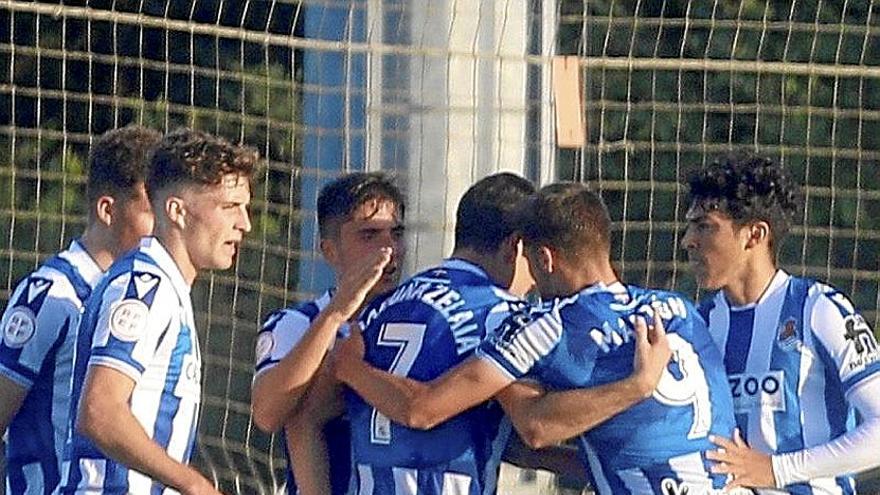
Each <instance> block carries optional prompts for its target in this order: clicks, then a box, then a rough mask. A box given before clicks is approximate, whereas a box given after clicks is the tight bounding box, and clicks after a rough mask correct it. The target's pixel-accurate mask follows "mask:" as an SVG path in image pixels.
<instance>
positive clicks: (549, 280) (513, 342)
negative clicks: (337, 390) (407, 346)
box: [339, 184, 733, 494]
mask: <svg viewBox="0 0 880 495" xmlns="http://www.w3.org/2000/svg"><path fill="white" fill-rule="evenodd" d="M522 212H523V222H522V235H523V241H524V244H525V253H526V257H527V258H528V262H529V266H530V267H531V272H532V274H533V275H534V276H535V280H536V281H537V283H538V288H539V290H540V291H541V293H542V295H544V296H545V297H547V298H552V299H551V300H549V301H548V302H547V303H546V304H545V305H543V306H542V307H541V308H539V309H537V310H535V311H531V312H529V311H521V312H516V313H514V314H512V315H510V316H508V317H507V318H506V319H504V321H503V322H502V323H501V324H500V325H495V327H497V328H496V329H495V330H494V331H492V332H491V333H490V334H489V336H488V337H487V338H486V339H485V340H484V341H483V342H482V343H481V344H480V347H479V350H478V351H477V356H476V357H474V358H472V359H470V360H469V361H467V362H465V363H464V364H463V365H461V366H459V367H457V368H455V369H453V370H452V371H451V372H449V373H447V374H446V375H444V376H442V377H440V378H439V379H436V380H434V381H433V382H429V383H419V382H416V381H414V380H407V379H401V378H399V377H393V376H390V375H388V374H387V373H381V372H379V371H378V370H375V369H371V368H370V367H368V366H363V365H347V366H341V367H340V371H339V375H340V377H341V378H342V379H343V380H344V381H345V382H347V383H349V384H351V386H352V387H353V388H354V389H355V390H356V391H357V392H358V393H359V394H361V395H362V396H364V397H365V398H366V399H367V400H368V401H369V402H370V403H371V404H373V405H376V406H377V407H378V409H379V411H380V412H382V413H391V414H393V415H394V417H401V416H403V417H404V419H406V414H410V415H415V416H417V417H419V416H421V417H422V419H421V421H424V424H423V425H422V426H430V425H432V424H436V423H438V422H442V421H445V420H446V419H447V418H448V417H450V416H452V415H454V414H457V413H459V412H460V411H463V410H466V409H467V408H469V407H471V406H473V405H474V404H477V403H480V402H482V401H484V400H486V399H487V398H489V397H491V396H493V395H495V394H496V393H498V392H499V391H501V390H502V389H504V388H505V387H507V386H508V385H510V384H511V383H513V382H514V380H517V379H521V378H526V379H532V380H537V381H538V382H540V383H542V384H543V385H544V386H545V387H547V388H548V389H550V390H552V391H555V392H549V393H547V394H545V395H543V396H536V395H535V394H534V393H532V397H529V395H528V394H526V393H522V392H520V391H517V388H516V387H514V388H509V389H508V390H505V391H504V392H503V393H501V394H500V395H499V399H500V400H501V403H502V405H503V406H504V408H505V411H506V412H507V413H508V414H509V415H510V417H511V419H512V421H513V424H514V426H516V427H517V429H518V430H519V431H520V432H521V433H522V434H523V437H524V438H525V439H526V440H527V441H528V442H529V443H531V444H533V445H539V446H540V445H547V444H550V443H552V442H556V441H560V440H563V439H565V438H568V437H572V436H575V435H579V434H581V433H582V432H584V431H585V430H589V431H588V432H587V433H585V434H583V435H580V436H579V437H578V446H579V447H580V449H581V452H582V454H583V457H584V459H586V460H587V461H588V462H589V470H590V473H591V477H592V481H593V486H594V487H595V488H596V489H597V490H598V492H599V493H601V494H611V493H615V494H620V493H658V494H660V493H662V494H668V493H676V494H682V493H714V492H715V491H718V492H719V493H720V489H721V488H722V487H723V486H724V478H723V476H719V475H713V474H711V473H710V472H709V468H708V462H707V461H706V459H705V457H704V456H703V454H702V451H703V450H705V449H706V448H707V446H710V445H711V443H709V440H708V436H709V434H710V433H717V434H730V433H731V432H732V430H733V412H732V404H731V400H730V395H729V392H728V390H727V387H726V383H725V376H724V370H723V367H722V363H721V358H720V355H719V353H718V350H717V349H716V348H715V346H714V343H713V342H712V341H711V339H710V337H709V335H708V333H707V332H706V328H705V325H704V323H703V320H702V318H701V317H700V316H699V315H698V314H697V312H696V310H695V309H694V308H693V306H692V305H691V303H690V302H688V301H686V300H685V299H684V298H682V297H681V296H679V295H677V294H673V293H669V292H664V291H657V290H648V289H642V288H639V287H635V286H628V285H624V284H622V283H620V281H619V280H618V279H617V276H616V274H615V272H614V270H613V269H612V266H611V261H610V244H611V243H610V224H611V222H610V219H609V217H608V212H607V210H606V208H605V205H604V204H603V203H602V201H601V199H600V198H599V197H598V196H597V195H595V194H594V193H592V192H591V191H589V189H587V187H586V186H584V185H581V184H558V185H552V186H547V187H545V188H543V189H541V191H540V192H539V193H538V194H536V195H535V196H534V197H533V198H532V199H531V200H529V201H528V202H527V203H526V204H525V205H524V207H523V208H522ZM404 287H406V285H404ZM402 290H403V289H399V290H398V292H400V291H402ZM395 294H396V293H395ZM394 297H395V296H391V298H392V299H393V298H394ZM642 315H649V316H650V315H653V317H652V318H653V320H654V323H653V325H652V327H653V328H652V329H647V328H645V322H644V321H643V319H642ZM368 318H369V316H368ZM665 328H668V329H669V331H670V333H669V335H668V336H665V334H664V332H665ZM365 337H366V338H367V339H369V338H371V337H372V336H371V335H370V334H369V333H366V334H365ZM667 339H668V340H667ZM652 342H654V344H652ZM355 344H356V341H355V340H352V343H351V344H349V345H345V346H343V350H345V351H346V352H349V351H348V350H349V349H351V348H353V347H354V346H355ZM667 345H668V347H666V346H667ZM669 348H671V349H672V352H673V360H672V363H671V364H670V363H669V353H668V349H669ZM368 356H369V354H368ZM401 361H402V359H401ZM343 362H346V363H347V362H349V359H346V360H344V361H342V360H341V361H340V363H343ZM667 364H668V367H667ZM419 378H422V379H424V378H423V377H419ZM427 378H431V377H427ZM658 380H659V383H658ZM655 385H656V389H655ZM383 397H388V399H387V400H386V399H384V398H383ZM646 398H647V400H645V399H646ZM396 404H400V405H396ZM435 410H439V412H432V411H435ZM621 411H623V412H621ZM425 415H429V416H425ZM426 417H427V418H429V419H425V418H426Z"/></svg>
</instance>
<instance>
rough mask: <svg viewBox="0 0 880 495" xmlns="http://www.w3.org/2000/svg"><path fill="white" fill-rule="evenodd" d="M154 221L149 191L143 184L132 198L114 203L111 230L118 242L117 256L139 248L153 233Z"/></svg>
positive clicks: (137, 188) (137, 186)
mask: <svg viewBox="0 0 880 495" xmlns="http://www.w3.org/2000/svg"><path fill="white" fill-rule="evenodd" d="M153 220H154V217H153V208H152V207H151V206H150V200H149V198H147V191H146V189H145V188H144V184H143V182H141V183H138V184H137V185H135V187H134V192H133V193H132V194H131V196H129V197H127V198H122V199H118V200H117V201H116V202H115V203H114V214H113V221H112V222H111V223H110V230H111V232H112V235H113V238H114V239H115V240H116V253H115V255H116V256H118V255H119V254H122V253H124V252H126V251H129V250H131V249H134V248H135V247H137V245H138V242H139V240H140V238H141V237H143V236H146V235H150V233H152V232H153Z"/></svg>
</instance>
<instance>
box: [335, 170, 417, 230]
mask: <svg viewBox="0 0 880 495" xmlns="http://www.w3.org/2000/svg"><path fill="white" fill-rule="evenodd" d="M377 200H378V201H380V202H382V201H389V202H390V203H392V204H393V205H394V207H395V208H396V209H397V211H398V213H399V214H400V217H401V219H402V218H403V216H404V214H405V213H406V207H405V204H404V197H403V193H402V192H401V191H400V189H399V188H398V187H397V184H396V183H395V181H394V178H393V177H392V176H390V175H388V174H386V173H384V172H353V173H350V174H345V175H343V176H341V177H339V178H337V179H336V180H334V181H333V182H331V183H329V184H327V185H326V186H324V187H323V188H322V189H321V192H320V193H319V194H318V230H319V232H320V235H321V238H322V239H326V238H332V237H335V236H338V235H339V228H340V227H341V226H342V224H343V223H345V222H346V221H348V220H349V219H350V218H351V215H352V214H353V213H354V212H355V210H357V209H358V208H360V207H361V205H364V204H367V203H369V202H371V201H377Z"/></svg>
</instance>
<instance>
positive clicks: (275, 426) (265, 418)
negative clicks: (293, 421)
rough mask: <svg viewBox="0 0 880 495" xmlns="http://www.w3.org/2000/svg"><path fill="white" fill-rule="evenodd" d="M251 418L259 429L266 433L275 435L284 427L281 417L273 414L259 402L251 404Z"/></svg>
mask: <svg viewBox="0 0 880 495" xmlns="http://www.w3.org/2000/svg"><path fill="white" fill-rule="evenodd" d="M251 416H252V417H253V419H254V424H255V425H257V428H259V429H260V431H262V432H264V433H275V432H277V431H278V430H280V429H281V427H282V426H284V425H283V423H284V421H283V420H282V418H281V416H279V415H277V414H272V411H271V410H269V408H267V407H265V406H263V405H262V404H261V403H260V402H258V401H254V402H253V403H252V404H251Z"/></svg>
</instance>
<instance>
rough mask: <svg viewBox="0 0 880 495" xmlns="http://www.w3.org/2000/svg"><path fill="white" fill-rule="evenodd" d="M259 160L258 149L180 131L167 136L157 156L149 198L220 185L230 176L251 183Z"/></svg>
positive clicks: (215, 137)
mask: <svg viewBox="0 0 880 495" xmlns="http://www.w3.org/2000/svg"><path fill="white" fill-rule="evenodd" d="M258 159H259V153H257V150H255V149H254V148H251V147H249V146H243V145H235V144H231V143H229V142H228V141H226V140H225V139H223V138H221V137H217V136H213V135H211V134H208V133H206V132H202V131H195V130H192V129H186V128H182V129H177V130H174V131H172V132H170V133H168V134H166V135H165V137H164V138H163V139H162V142H161V143H159V147H158V148H157V149H156V152H155V153H154V154H153V159H152V162H151V168H150V175H149V177H148V179H147V194H148V195H149V196H150V199H151V200H152V199H154V198H155V195H156V193H157V192H158V191H161V190H162V189H164V188H165V187H167V186H169V185H173V184H198V185H206V186H210V185H216V184H219V183H220V181H222V180H223V177H224V176H225V175H228V174H238V175H241V176H243V177H247V178H248V179H250V178H251V176H253V174H254V171H255V169H256V166H257V161H258Z"/></svg>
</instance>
